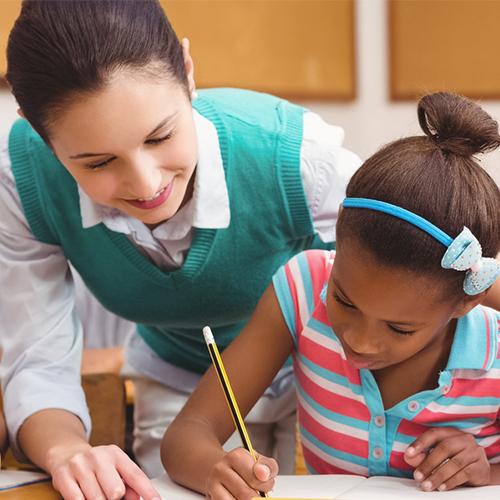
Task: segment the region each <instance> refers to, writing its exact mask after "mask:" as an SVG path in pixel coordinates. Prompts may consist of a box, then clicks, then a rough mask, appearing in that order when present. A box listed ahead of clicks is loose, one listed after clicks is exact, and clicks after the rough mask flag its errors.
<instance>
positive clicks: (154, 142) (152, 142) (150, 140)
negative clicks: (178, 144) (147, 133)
mask: <svg viewBox="0 0 500 500" xmlns="http://www.w3.org/2000/svg"><path fill="white" fill-rule="evenodd" d="M171 137H172V132H169V133H168V134H167V135H164V136H163V137H158V138H157V139H148V140H147V141H146V144H160V143H162V142H165V141H168V140H169V139H170V138H171Z"/></svg>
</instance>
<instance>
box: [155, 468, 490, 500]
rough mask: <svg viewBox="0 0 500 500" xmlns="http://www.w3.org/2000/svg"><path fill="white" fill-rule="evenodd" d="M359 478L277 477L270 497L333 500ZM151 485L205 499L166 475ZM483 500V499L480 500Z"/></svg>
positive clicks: (179, 499) (167, 498) (184, 497)
mask: <svg viewBox="0 0 500 500" xmlns="http://www.w3.org/2000/svg"><path fill="white" fill-rule="evenodd" d="M363 481H366V478H364V477H361V476H349V475H338V476H278V477H277V478H276V484H275V487H274V490H273V492H272V493H271V495H270V497H292V498H300V497H303V498H318V499H325V500H334V499H335V496H338V495H340V494H341V493H342V492H345V491H348V490H351V489H352V488H354V487H355V486H356V485H358V484H359V483H360V482H363ZM153 485H154V487H155V488H156V489H157V490H158V493H160V495H161V497H162V499H164V500H202V499H204V498H205V497H204V496H202V495H200V494H198V493H195V492H194V491H190V490H187V489H185V488H182V487H181V486H179V485H177V484H175V483H174V482H173V481H172V480H171V479H170V478H169V477H168V476H167V475H166V474H163V475H162V476H160V477H159V478H156V479H153ZM482 500H483V499H482Z"/></svg>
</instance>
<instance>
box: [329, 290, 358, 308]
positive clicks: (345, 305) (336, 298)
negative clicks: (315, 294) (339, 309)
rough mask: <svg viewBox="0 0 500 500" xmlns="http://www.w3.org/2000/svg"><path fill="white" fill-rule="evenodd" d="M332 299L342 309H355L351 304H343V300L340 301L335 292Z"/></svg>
mask: <svg viewBox="0 0 500 500" xmlns="http://www.w3.org/2000/svg"><path fill="white" fill-rule="evenodd" d="M333 298H334V299H335V301H336V302H338V303H339V304H340V305H342V306H344V307H350V308H351V309H355V307H354V306H353V305H352V304H349V303H348V302H345V301H344V300H342V299H341V298H340V297H339V296H338V295H337V294H336V293H335V292H333Z"/></svg>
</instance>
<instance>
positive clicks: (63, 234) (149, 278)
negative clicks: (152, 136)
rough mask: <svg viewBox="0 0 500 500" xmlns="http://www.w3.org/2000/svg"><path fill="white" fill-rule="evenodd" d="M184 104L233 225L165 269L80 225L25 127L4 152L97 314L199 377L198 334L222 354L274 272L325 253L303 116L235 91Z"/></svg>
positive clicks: (38, 227)
mask: <svg viewBox="0 0 500 500" xmlns="http://www.w3.org/2000/svg"><path fill="white" fill-rule="evenodd" d="M193 106H194V107H195V108H196V110H197V111H198V112H199V113H201V114H202V115H203V116H205V117H206V118H207V119H209V120H210V121H211V122H212V123H213V124H214V125H215V127H216V129H217V133H218V137H219V142H220V148H221V154H222V160H223V164H224V171H225V177H226V182H227V188H228V192H229V201H230V210H231V224H230V226H229V227H228V228H227V229H217V230H215V229H195V230H194V234H193V242H192V246H191V248H190V250H189V252H188V254H187V257H186V260H185V262H184V264H183V265H182V267H181V268H179V269H178V270H174V271H171V272H163V271H161V270H160V269H158V268H157V267H155V266H154V265H153V264H152V263H151V262H150V261H149V260H148V259H147V258H146V257H144V256H143V255H142V254H141V253H140V252H139V251H138V250H137V249H136V248H135V247H134V245H133V244H132V243H130V241H129V240H128V239H127V237H126V236H125V235H123V234H121V233H116V232H113V231H110V230H109V229H107V228H106V227H105V226H104V224H98V225H97V226H94V227H91V228H87V229H84V228H82V224H81V216H80V208H79V197H78V190H77V185H76V183H75V181H74V180H73V178H72V177H71V176H70V174H69V173H68V172H67V171H66V169H65V168H64V167H63V165H62V164H61V163H60V162H59V161H58V160H57V159H56V157H55V156H54V155H53V153H52V152H51V150H50V149H49V148H48V147H47V146H46V145H45V143H44V142H43V141H42V139H41V138H40V137H39V136H38V134H36V132H34V131H33V129H32V128H31V127H30V125H29V124H28V123H27V122H26V121H25V120H18V121H17V122H16V123H15V124H14V126H13V128H12V130H11V133H10V137H9V153H10V158H11V162H12V170H13V173H14V176H15V180H16V185H17V189H18V192H19V195H20V198H21V202H22V205H23V209H24V212H25V214H26V218H27V220H28V223H29V225H30V227H31V230H32V231H33V234H34V235H35V237H36V238H37V239H38V240H40V241H43V242H47V243H52V244H57V245H60V246H61V247H62V249H63V251H64V253H65V255H66V257H67V258H68V260H70V261H71V263H72V264H73V265H74V267H75V268H76V269H77V270H78V272H79V273H80V274H81V276H82V277H83V279H84V281H85V283H86V285H87V286H88V288H89V289H90V290H91V291H92V293H93V294H94V295H95V296H96V297H97V298H98V300H99V301H100V302H101V303H102V304H103V305H104V307H106V308H107V309H109V310H110V311H113V312H114V313H115V314H117V315H119V316H122V317H124V318H127V319H129V320H131V321H135V322H136V323H138V332H139V334H140V335H141V336H142V338H143V339H144V340H145V342H146V343H147V344H148V345H149V346H150V347H151V348H152V349H153V350H154V351H155V352H156V353H157V354H158V355H159V356H161V357H162V358H163V359H165V360H166V361H168V362H170V363H173V364H175V365H177V366H181V367H183V368H185V369H188V370H191V371H194V372H198V373H203V372H204V371H205V370H206V369H207V367H208V366H209V365H210V357H209V355H208V353H207V349H206V347H205V345H204V341H203V335H202V333H201V328H202V327H203V326H204V325H210V326H211V327H212V328H213V331H214V334H215V336H216V339H217V342H218V344H219V345H220V347H221V348H224V347H226V346H227V345H228V344H229V343H230V341H231V340H232V339H233V338H234V337H235V336H236V335H237V334H238V333H239V332H240V330H241V329H242V327H243V326H244V324H245V323H246V321H247V320H248V318H249V316H250V314H251V313H252V310H253V309H254V308H255V305H256V304H257V301H258V299H259V297H260V296H261V294H262V293H263V291H264V290H265V288H266V286H267V285H268V284H269V283H270V281H271V277H272V275H273V273H274V272H275V271H276V270H277V269H278V267H279V266H280V265H282V264H283V263H285V262H286V261H287V260H289V259H290V258H291V257H292V256H293V255H295V254H296V253H298V252H299V251H301V250H303V249H306V248H311V247H313V246H314V247H324V245H323V244H322V243H320V242H319V240H318V239H317V238H315V237H314V231H313V226H312V221H311V217H310V214H309V210H308V208H307V204H306V199H305V195H304V190H303V186H302V181H301V176H300V147H301V143H302V122H303V120H302V116H303V109H302V108H300V107H298V106H295V105H293V104H291V103H289V102H287V101H284V100H281V99H278V98H275V97H272V96H269V95H265V94H259V93H255V92H250V91H244V90H236V89H214V90H206V91H202V92H200V96H199V97H198V98H197V99H196V100H195V101H194V102H193Z"/></svg>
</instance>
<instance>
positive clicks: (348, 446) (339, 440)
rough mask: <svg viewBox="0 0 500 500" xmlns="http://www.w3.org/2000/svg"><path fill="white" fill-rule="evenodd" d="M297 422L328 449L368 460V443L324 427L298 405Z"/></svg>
mask: <svg viewBox="0 0 500 500" xmlns="http://www.w3.org/2000/svg"><path fill="white" fill-rule="evenodd" d="M299 419H300V420H299V421H300V424H301V426H302V427H304V428H305V429H306V430H307V431H308V432H310V433H311V434H312V435H313V436H314V437H316V439H318V441H321V442H322V443H324V444H326V445H327V446H329V447H330V448H334V449H336V450H340V451H343V452H345V453H350V454H352V455H356V456H358V457H361V458H365V459H367V458H368V443H367V442H366V441H365V440H364V439H359V438H356V437H354V436H348V435H346V434H342V433H340V432H336V431H334V430H332V429H329V428H327V427H325V426H324V425H322V424H320V423H319V422H318V421H317V420H315V419H314V418H313V417H311V415H309V414H308V413H307V411H306V410H305V408H304V407H302V406H300V405H299Z"/></svg>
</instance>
